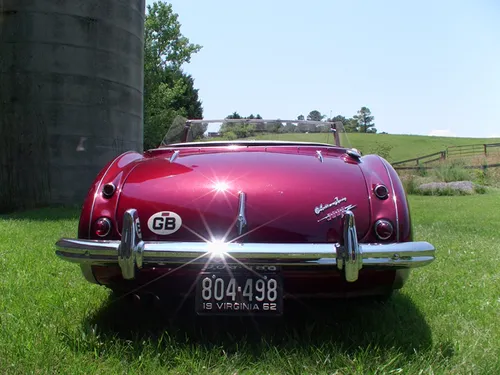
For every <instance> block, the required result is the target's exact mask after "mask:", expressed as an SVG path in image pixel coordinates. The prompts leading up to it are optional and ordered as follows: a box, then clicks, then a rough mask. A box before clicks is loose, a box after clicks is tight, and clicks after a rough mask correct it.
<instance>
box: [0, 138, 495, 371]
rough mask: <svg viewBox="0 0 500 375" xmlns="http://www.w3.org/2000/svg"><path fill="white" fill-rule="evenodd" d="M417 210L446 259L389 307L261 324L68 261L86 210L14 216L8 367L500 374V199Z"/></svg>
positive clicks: (432, 204) (6, 226) (6, 319)
mask: <svg viewBox="0 0 500 375" xmlns="http://www.w3.org/2000/svg"><path fill="white" fill-rule="evenodd" d="M381 137H382V136H381ZM410 205H411V208H412V210H413V211H412V215H413V222H414V229H415V232H416V240H426V241H429V242H431V243H432V244H434V245H435V246H436V248H437V260H436V261H435V262H434V263H433V264H431V265H429V266H427V267H424V268H421V269H416V270H415V271H414V272H413V273H412V275H411V277H410V280H409V283H408V284H407V285H406V286H405V288H404V289H403V290H402V292H401V293H399V294H397V295H396V296H394V298H393V299H392V300H391V301H390V302H389V303H387V304H385V305H380V304H376V303H367V302H364V303H355V302H336V303H330V304H319V303H318V304H314V305H311V306H309V307H304V306H300V305H291V306H287V305H285V308H286V309H287V313H286V315H285V316H284V317H282V318H273V319H269V320H262V321H257V322H254V321H252V320H250V319H240V318H235V319H227V318H226V319H218V318H199V317H195V316H194V315H193V313H192V309H191V308H189V307H184V308H183V309H182V310H181V311H179V312H178V313H177V314H175V315H174V314H173V313H172V310H169V309H168V308H166V307H159V308H156V309H152V308H148V307H147V306H146V307H137V306H134V305H133V304H131V303H130V302H127V301H123V300H120V301H113V297H111V296H110V295H109V293H108V291H107V290H106V289H104V288H103V287H99V286H96V285H91V284H88V283H87V282H86V281H85V280H84V279H83V277H82V276H81V274H80V271H79V268H78V267H77V266H76V265H74V264H70V263H67V262H64V261H62V260H59V259H58V258H56V256H55V255H54V246H53V245H54V242H55V241H56V240H57V239H58V238H59V237H61V236H74V235H75V234H76V225H77V214H78V213H77V211H75V210H61V209H48V210H38V211H30V212H26V213H19V214H15V215H10V216H0V227H1V231H0V275H1V276H0V373H3V374H42V373H51V374H52V373H53V374H55V373H57V374H80V373H92V374H104V373H106V374H122V373H130V374H167V373H172V374H178V373H189V374H498V373H500V324H499V323H500V267H499V263H500V226H499V222H500V209H499V207H500V194H499V193H498V192H495V191H494V192H489V193H487V194H485V195H474V196H457V197H423V196H411V197H410Z"/></svg>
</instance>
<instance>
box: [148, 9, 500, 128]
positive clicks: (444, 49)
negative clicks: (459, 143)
mask: <svg viewBox="0 0 500 375" xmlns="http://www.w3.org/2000/svg"><path fill="white" fill-rule="evenodd" d="M151 3H153V1H151V0H147V4H151ZM170 3H171V4H172V6H173V9H174V12H176V13H178V14H179V20H180V22H181V24H182V28H181V31H182V33H183V34H184V35H185V36H186V37H188V38H189V39H190V40H191V42H193V43H198V44H201V45H202V46H203V49H202V50H201V51H200V52H198V53H197V54H196V55H194V56H193V58H192V61H191V63H190V64H186V65H184V67H183V68H184V70H185V71H186V72H188V73H190V74H192V76H193V78H194V79H195V86H196V88H198V89H199V94H200V98H201V100H202V102H203V108H204V117H205V118H207V119H208V118H223V117H225V116H227V115H228V114H230V113H232V112H233V111H238V112H239V113H240V114H241V115H249V114H250V113H253V114H256V113H259V114H261V115H262V116H263V117H264V118H281V119H286V118H292V119H295V118H296V117H297V116H298V115H300V114H303V115H305V116H306V115H307V114H308V113H309V112H310V111H311V110H314V109H317V110H319V111H320V112H322V113H324V114H326V115H328V116H329V115H330V113H332V114H333V115H336V114H341V115H344V116H346V117H351V116H353V115H354V114H356V111H357V110H358V109H359V108H360V107H361V106H367V107H369V108H370V109H371V111H372V114H373V115H374V116H375V127H376V128H377V129H378V130H379V132H380V131H386V132H389V133H395V134H396V133H397V134H425V135H427V134H438V135H454V136H460V137H491V136H497V137H500V2H499V1H498V0H474V1H470V0H468V1H465V0H439V1H429V0H421V1H396V0H388V1H384V0H383V1H370V0H364V1H361V0H354V1H351V0H350V1H347V0H344V1H337V0H309V1H296V0H287V1H284V0H265V1H264V0H254V1H237V0H213V1H205V0H172V1H170Z"/></svg>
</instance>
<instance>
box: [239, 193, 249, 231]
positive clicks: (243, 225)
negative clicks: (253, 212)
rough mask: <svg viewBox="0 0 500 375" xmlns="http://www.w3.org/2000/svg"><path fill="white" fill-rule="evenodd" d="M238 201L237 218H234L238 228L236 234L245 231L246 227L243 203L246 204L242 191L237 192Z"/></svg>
mask: <svg viewBox="0 0 500 375" xmlns="http://www.w3.org/2000/svg"><path fill="white" fill-rule="evenodd" d="M238 198H239V202H238V218H237V219H236V221H237V224H236V226H237V228H238V235H240V236H241V235H242V234H243V232H244V231H245V229H246V227H247V224H248V223H247V219H246V217H245V205H246V194H245V193H244V192H242V191H240V193H239V197H238Z"/></svg>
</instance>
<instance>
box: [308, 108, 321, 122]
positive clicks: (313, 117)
mask: <svg viewBox="0 0 500 375" xmlns="http://www.w3.org/2000/svg"><path fill="white" fill-rule="evenodd" d="M324 118H325V115H322V114H321V112H320V111H317V110H314V111H311V112H309V114H308V115H307V119H308V120H309V121H323V119H324Z"/></svg>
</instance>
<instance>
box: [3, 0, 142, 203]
mask: <svg viewBox="0 0 500 375" xmlns="http://www.w3.org/2000/svg"><path fill="white" fill-rule="evenodd" d="M144 14H145V0H57V1H55V0H0V212H1V211H7V210H10V209H16V208H24V207H34V206H39V205H45V204H57V203H63V204H75V203H76V204H80V203H82V201H83V198H84V197H85V194H86V192H87V190H88V188H89V187H90V184H91V182H92V180H93V179H94V178H95V177H96V175H97V173H98V171H99V170H100V169H101V168H102V167H103V166H104V165H105V164H106V163H107V162H108V161H110V160H111V159H112V158H113V157H114V156H116V155H118V154H120V153H122V152H124V151H127V150H138V151H142V140H143V80H144V73H143V59H144V57H143V56H144V52H143V43H144Z"/></svg>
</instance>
